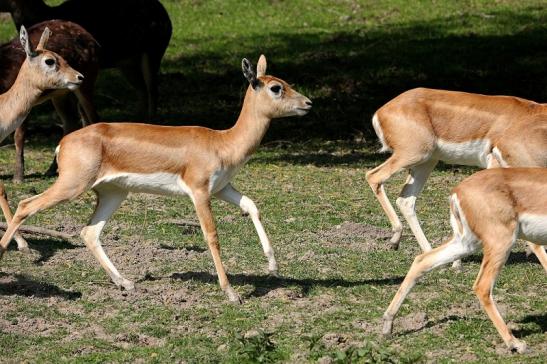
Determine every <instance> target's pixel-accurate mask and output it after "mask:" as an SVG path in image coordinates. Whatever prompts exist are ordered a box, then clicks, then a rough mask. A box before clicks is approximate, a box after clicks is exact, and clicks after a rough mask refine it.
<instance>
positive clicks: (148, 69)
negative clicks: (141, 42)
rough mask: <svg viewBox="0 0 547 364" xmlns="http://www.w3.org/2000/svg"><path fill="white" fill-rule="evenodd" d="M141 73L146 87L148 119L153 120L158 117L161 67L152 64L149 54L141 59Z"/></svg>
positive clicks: (145, 54)
mask: <svg viewBox="0 0 547 364" xmlns="http://www.w3.org/2000/svg"><path fill="white" fill-rule="evenodd" d="M141 71H142V76H143V79H144V83H145V85H146V91H147V100H148V110H147V111H148V118H149V119H152V118H153V117H154V116H155V115H156V109H157V102H158V71H159V67H155V66H154V65H153V64H152V60H151V59H150V56H149V55H148V54H147V53H144V54H143V55H142V58H141Z"/></svg>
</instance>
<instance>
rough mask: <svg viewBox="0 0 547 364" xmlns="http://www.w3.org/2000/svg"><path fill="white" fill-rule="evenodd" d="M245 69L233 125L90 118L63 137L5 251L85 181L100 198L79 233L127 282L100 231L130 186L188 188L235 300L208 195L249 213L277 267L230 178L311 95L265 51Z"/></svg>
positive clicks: (0, 245) (252, 210) (250, 207)
mask: <svg viewBox="0 0 547 364" xmlns="http://www.w3.org/2000/svg"><path fill="white" fill-rule="evenodd" d="M242 68H243V74H244V75H245V77H246V78H247V80H248V81H249V83H250V85H249V87H248V88H247V92H246V94H245V99H244V101H243V107H242V110H241V113H240V115H239V118H238V119H237V122H236V124H235V125H234V126H233V127H232V128H231V129H228V130H211V129H207V128H203V127H198V126H180V127H167V126H155V125H148V124H132V123H112V124H106V123H99V124H94V125H90V126H88V127H85V128H83V129H80V130H78V131H75V132H74V133H72V134H69V135H67V136H66V137H64V138H63V139H62V140H61V143H60V145H59V150H58V157H57V162H58V165H59V178H58V179H57V181H56V182H55V183H54V184H53V186H51V187H50V188H49V189H47V190H46V191H45V192H44V193H42V194H40V195H37V196H34V197H31V198H29V199H26V200H24V201H21V203H20V204H19V207H18V208H17V211H16V212H15V215H14V217H13V220H12V222H11V224H10V225H9V228H8V229H7V231H6V233H5V235H4V236H3V237H2V240H1V241H0V249H1V252H2V253H3V252H4V251H5V250H6V248H7V246H8V243H9V241H10V239H11V236H12V235H13V233H14V232H15V231H17V228H18V227H19V226H20V225H21V224H22V223H23V221H24V220H25V219H26V218H27V217H29V216H31V215H33V214H35V213H37V212H38V211H40V210H43V209H46V208H48V207H51V206H54V205H56V204H58V203H60V202H62V201H66V200H70V199H73V198H76V197H77V196H78V195H80V194H81V193H83V192H84V191H86V190H88V189H90V188H91V189H93V190H94V191H95V192H96V194H97V197H98V202H97V206H96V209H95V212H94V214H93V216H92V217H91V220H90V222H89V224H88V225H87V226H86V227H84V228H83V230H82V232H81V237H82V239H83V240H84V242H85V244H86V246H87V247H88V248H89V249H90V250H91V251H92V252H93V254H94V255H95V257H96V258H97V260H98V261H99V263H100V264H101V265H102V267H103V268H104V269H105V270H106V272H107V273H108V274H109V276H110V278H111V279H112V281H113V282H114V283H115V284H116V285H118V286H121V287H123V288H125V289H128V290H130V289H133V287H134V286H133V283H132V282H131V281H129V280H127V279H125V278H124V277H122V276H121V274H120V273H119V272H118V270H117V269H116V268H115V267H114V265H113V264H112V263H111V261H110V260H109V258H108V257H107V255H106V253H105V252H104V250H103V248H102V247H101V243H100V241H99V237H100V234H101V232H102V230H103V228H104V226H105V224H106V222H107V221H108V219H109V218H110V217H111V216H112V214H113V213H114V211H115V210H116V209H117V208H118V207H119V206H120V204H121V203H122V201H123V200H124V199H125V198H126V196H127V194H128V192H129V191H133V192H146V193H154V194H166V195H188V196H189V197H190V199H191V200H192V202H193V204H194V206H195V209H196V212H197V215H198V218H199V222H200V224H201V229H202V231H203V234H204V236H205V239H206V240H207V243H208V245H209V249H210V251H211V255H212V257H213V261H214V265H215V268H216V271H217V274H218V279H219V282H220V287H221V288H222V290H223V291H224V292H225V293H226V295H227V296H228V298H229V300H230V301H233V302H239V301H240V298H239V296H238V294H237V293H236V292H235V291H234V290H233V288H232V287H231V286H230V284H229V282H228V278H227V276H226V273H225V271H224V268H223V266H222V263H221V260H220V246H219V242H218V236H217V231H216V227H215V222H214V219H213V214H212V212H211V197H212V196H215V197H217V198H219V199H221V200H224V201H227V202H229V203H232V204H234V205H237V206H239V207H240V208H241V209H242V210H243V211H244V212H247V213H249V215H250V217H251V219H252V221H253V223H254V226H255V228H256V231H257V233H258V236H259V239H260V242H261V244H262V247H263V250H264V253H265V255H266V257H267V258H268V270H269V271H270V272H271V273H276V272H277V263H276V260H275V257H274V252H273V250H272V247H271V245H270V242H269V240H268V237H267V236H266V233H265V231H264V228H263V226H262V223H261V222H260V218H259V212H258V209H257V208H256V206H255V204H254V202H253V201H252V200H251V199H249V198H248V197H246V196H243V195H242V194H241V193H239V192H238V191H237V190H236V189H235V188H234V187H233V186H232V185H231V183H230V181H231V180H232V178H233V177H234V175H235V174H236V173H237V172H238V170H239V169H240V168H241V167H243V165H244V164H245V162H246V161H247V160H248V159H249V157H250V156H251V154H253V152H254V151H255V150H256V149H257V147H258V145H259V144H260V141H261V140H262V137H263V136H264V133H265V132H266V130H267V129H268V126H269V124H270V121H271V119H274V118H280V117H286V116H293V115H300V116H301V115H305V114H307V113H308V111H309V110H310V109H311V101H310V100H309V99H308V98H307V97H305V96H303V95H301V94H299V93H298V92H296V91H294V90H293V89H292V88H291V87H290V86H289V85H288V84H287V83H286V82H285V81H283V80H280V79H279V78H276V77H273V76H267V75H266V58H265V57H264V56H263V55H262V56H260V59H259V61H258V66H257V71H256V73H255V72H254V71H253V69H252V67H251V63H250V62H249V61H248V60H247V59H243V62H242Z"/></svg>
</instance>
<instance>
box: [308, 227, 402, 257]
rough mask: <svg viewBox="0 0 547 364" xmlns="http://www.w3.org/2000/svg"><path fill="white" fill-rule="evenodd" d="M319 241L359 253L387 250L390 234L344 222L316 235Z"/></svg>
mask: <svg viewBox="0 0 547 364" xmlns="http://www.w3.org/2000/svg"><path fill="white" fill-rule="evenodd" d="M316 235H317V237H318V238H319V240H321V241H322V242H323V243H324V244H325V245H327V246H331V247H349V248H351V249H354V250H359V251H365V252H368V251H375V250H380V251H382V250H389V249H390V246H389V243H388V240H389V239H390V238H391V236H392V233H391V231H389V230H386V229H382V228H379V227H376V226H372V225H368V224H362V223H356V222H351V221H344V222H343V223H342V224H340V225H335V226H333V227H332V228H330V229H328V230H321V231H319V232H317V233H316Z"/></svg>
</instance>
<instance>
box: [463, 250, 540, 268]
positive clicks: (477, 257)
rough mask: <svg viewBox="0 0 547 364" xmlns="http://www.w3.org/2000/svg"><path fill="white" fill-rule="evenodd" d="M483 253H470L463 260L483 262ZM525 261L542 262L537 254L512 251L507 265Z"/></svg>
mask: <svg viewBox="0 0 547 364" xmlns="http://www.w3.org/2000/svg"><path fill="white" fill-rule="evenodd" d="M482 257H483V256H482V254H473V255H470V256H468V257H466V258H464V259H462V261H463V262H464V263H465V262H473V263H479V264H480V263H482ZM523 263H533V264H541V263H540V262H539V260H538V259H537V257H536V256H535V254H530V255H526V253H525V252H511V254H510V255H509V258H508V259H507V262H506V263H505V264H506V265H511V264H523Z"/></svg>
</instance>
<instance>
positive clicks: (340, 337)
mask: <svg viewBox="0 0 547 364" xmlns="http://www.w3.org/2000/svg"><path fill="white" fill-rule="evenodd" d="M321 343H322V344H323V345H324V346H325V348H327V349H330V350H340V351H344V350H345V349H347V348H348V347H350V346H359V345H360V344H361V343H360V342H359V341H356V340H352V339H351V336H350V335H348V334H342V333H336V332H329V333H326V334H325V335H323V337H322V338H321Z"/></svg>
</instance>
